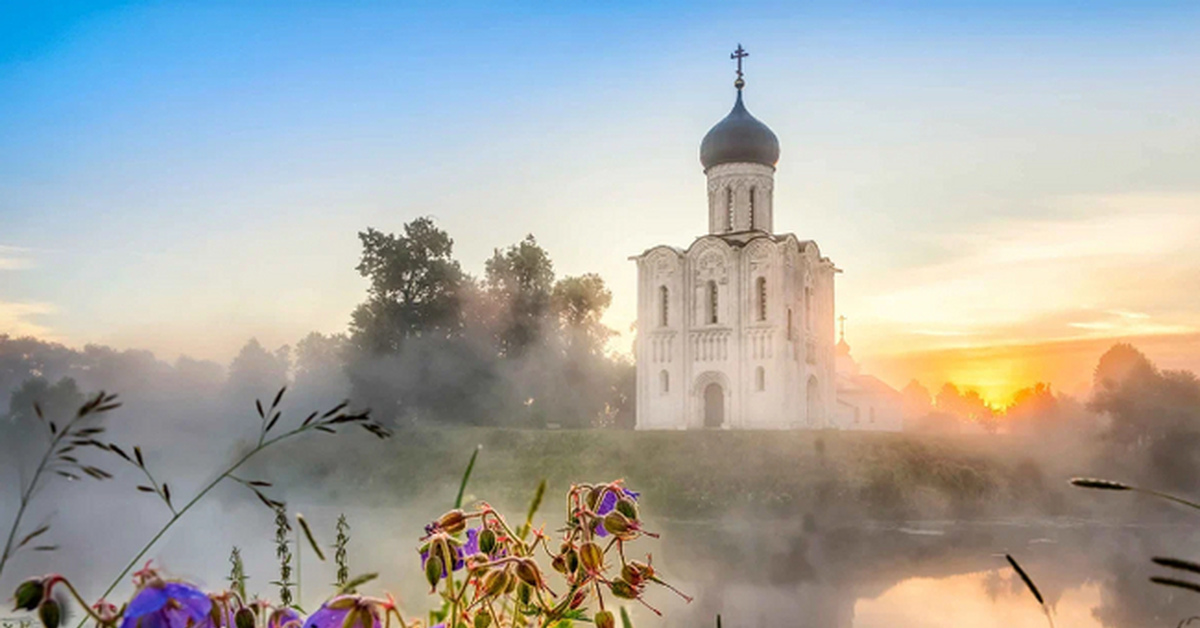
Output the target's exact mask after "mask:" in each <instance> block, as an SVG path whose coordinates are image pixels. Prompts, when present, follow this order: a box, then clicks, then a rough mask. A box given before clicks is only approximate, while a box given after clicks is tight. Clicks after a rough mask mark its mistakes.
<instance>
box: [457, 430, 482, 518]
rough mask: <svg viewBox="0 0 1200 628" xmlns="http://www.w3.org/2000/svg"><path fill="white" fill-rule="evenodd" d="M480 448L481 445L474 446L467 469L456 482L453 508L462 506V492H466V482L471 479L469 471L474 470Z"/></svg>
mask: <svg viewBox="0 0 1200 628" xmlns="http://www.w3.org/2000/svg"><path fill="white" fill-rule="evenodd" d="M480 449H483V445H476V446H475V451H474V452H473V453H472V454H471V461H470V462H468V463H467V470H466V471H465V472H463V476H462V482H459V484H458V497H455V498H454V507H455V508H462V501H463V494H464V493H466V492H467V482H468V481H470V479H471V471H474V470H475V459H476V458H478V457H479V450H480Z"/></svg>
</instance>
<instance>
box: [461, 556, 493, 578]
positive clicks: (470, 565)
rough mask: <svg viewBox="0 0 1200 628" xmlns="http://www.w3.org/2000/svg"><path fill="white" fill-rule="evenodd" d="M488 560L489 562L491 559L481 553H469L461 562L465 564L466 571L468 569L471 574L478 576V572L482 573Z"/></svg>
mask: <svg viewBox="0 0 1200 628" xmlns="http://www.w3.org/2000/svg"><path fill="white" fill-rule="evenodd" d="M489 562H491V560H490V559H489V558H488V557H487V556H485V555H483V554H471V555H470V556H468V557H466V558H465V559H463V563H464V564H465V565H466V566H467V571H469V572H470V573H471V575H473V576H478V575H479V574H481V573H483V571H484V570H485V569H487V564H488V563H489Z"/></svg>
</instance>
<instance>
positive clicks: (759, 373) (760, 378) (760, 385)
mask: <svg viewBox="0 0 1200 628" xmlns="http://www.w3.org/2000/svg"><path fill="white" fill-rule="evenodd" d="M754 384H755V387H756V388H757V389H758V391H759V392H762V391H764V390H766V389H767V371H766V369H764V368H763V367H761V366H760V367H758V368H757V369H755V371H754Z"/></svg>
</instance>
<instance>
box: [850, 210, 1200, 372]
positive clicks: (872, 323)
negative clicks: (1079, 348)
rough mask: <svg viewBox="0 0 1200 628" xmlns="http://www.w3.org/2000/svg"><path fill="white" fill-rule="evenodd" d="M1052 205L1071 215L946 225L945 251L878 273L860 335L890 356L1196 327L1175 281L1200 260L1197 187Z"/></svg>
mask: <svg viewBox="0 0 1200 628" xmlns="http://www.w3.org/2000/svg"><path fill="white" fill-rule="evenodd" d="M1058 203H1059V204H1060V205H1063V206H1065V207H1066V209H1065V210H1064V211H1062V212H1055V215H1058V216H1061V215H1063V214H1064V213H1066V214H1070V215H1076V216H1079V218H1077V219H1074V220H1070V219H1062V218H1054V219H1047V220H1014V221H1005V222H993V223H992V224H990V225H987V226H985V227H984V228H977V229H975V230H973V231H971V232H969V233H954V234H949V235H946V236H943V238H942V240H941V241H940V243H941V244H943V245H944V246H945V248H946V249H947V250H949V251H951V252H952V254H951V256H950V257H948V258H945V259H942V260H938V261H937V262H934V263H931V264H927V265H923V266H919V267H915V268H908V269H901V270H896V271H894V272H890V273H884V275H883V276H880V277H878V278H877V279H876V280H875V281H874V282H873V283H874V285H873V286H872V289H873V290H872V291H873V294H871V295H870V296H867V297H864V298H863V302H862V303H861V305H860V307H863V308H864V309H865V310H866V311H865V312H862V313H859V316H858V318H859V320H861V321H863V324H862V327H861V329H862V330H863V331H864V332H865V333H864V336H866V335H869V336H870V338H869V340H870V342H869V343H865V344H867V345H868V346H870V347H871V348H872V349H873V350H876V351H879V352H888V353H895V352H906V351H919V350H926V349H932V348H939V347H950V346H982V345H985V344H997V343H999V344H1006V343H1007V344H1013V343H1027V342H1045V341H1051V340H1067V339H1072V338H1093V337H1124V336H1141V335H1159V334H1180V333H1190V332H1193V331H1196V330H1200V308H1197V307H1196V306H1197V305H1198V303H1197V302H1196V298H1197V297H1194V296H1193V295H1192V294H1191V293H1189V292H1188V291H1186V290H1180V289H1179V287H1181V286H1182V285H1184V283H1183V281H1184V280H1185V279H1186V278H1187V277H1193V275H1197V273H1196V270H1195V269H1196V268H1200V249H1196V248H1195V246H1194V242H1196V241H1197V239H1200V195H1183V196H1171V197H1163V196H1117V197H1101V198H1068V199H1061V200H1059V201H1058ZM1195 278H1200V276H1198V277H1195ZM851 316H853V313H851ZM862 344H864V343H861V342H860V345H862Z"/></svg>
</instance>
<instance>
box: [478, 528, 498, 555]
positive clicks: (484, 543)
mask: <svg viewBox="0 0 1200 628" xmlns="http://www.w3.org/2000/svg"><path fill="white" fill-rule="evenodd" d="M479 551H481V552H483V553H484V554H488V555H489V556H490V555H491V553H492V552H494V551H496V533H495V532H492V530H491V529H489V528H484V529H483V530H481V531H480V532H479Z"/></svg>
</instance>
